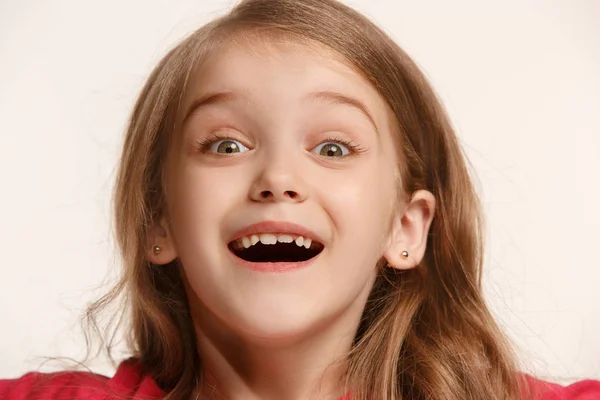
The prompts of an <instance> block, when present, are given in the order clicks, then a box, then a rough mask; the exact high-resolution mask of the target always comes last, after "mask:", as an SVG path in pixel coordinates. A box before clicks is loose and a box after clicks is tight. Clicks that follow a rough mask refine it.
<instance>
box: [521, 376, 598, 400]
mask: <svg viewBox="0 0 600 400" xmlns="http://www.w3.org/2000/svg"><path fill="white" fill-rule="evenodd" d="M526 380H527V383H528V384H529V387H530V389H531V391H532V394H533V396H532V399H534V400H599V399H600V381H597V380H591V379H586V380H582V381H579V382H575V383H572V384H570V385H567V386H562V385H559V384H557V383H552V382H546V381H543V380H540V379H537V378H534V377H533V376H531V375H526Z"/></svg>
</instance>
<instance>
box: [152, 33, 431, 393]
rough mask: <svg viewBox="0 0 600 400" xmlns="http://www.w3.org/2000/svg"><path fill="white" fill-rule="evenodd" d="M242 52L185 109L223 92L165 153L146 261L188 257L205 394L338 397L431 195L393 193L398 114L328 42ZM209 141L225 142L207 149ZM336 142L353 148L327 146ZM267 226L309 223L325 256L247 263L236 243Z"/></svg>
mask: <svg viewBox="0 0 600 400" xmlns="http://www.w3.org/2000/svg"><path fill="white" fill-rule="evenodd" d="M249 48H250V46H248V45H246V46H241V45H239V43H238V44H235V43H234V42H230V43H229V44H227V45H226V46H225V47H224V48H222V49H220V51H219V52H217V53H218V54H216V55H215V56H213V57H211V58H210V59H209V60H208V61H207V62H206V63H204V64H203V65H202V67H201V69H199V70H198V71H196V74H195V75H194V77H193V79H192V80H191V82H190V86H189V89H188V91H187V93H186V95H185V97H184V101H183V107H182V108H183V110H185V111H186V112H187V111H188V110H189V108H190V107H191V106H192V104H193V103H194V101H195V100H196V99H199V98H202V97H203V96H205V95H206V94H207V93H229V95H226V96H222V97H219V98H218V99H217V100H215V101H212V102H209V104H205V105H203V106H201V107H199V108H196V109H195V110H193V112H191V114H190V115H189V116H188V117H187V119H185V122H184V123H183V126H182V129H181V131H180V132H179V133H178V136H177V138H176V140H175V144H174V146H173V148H172V151H171V154H170V155H169V160H168V167H167V175H166V176H167V185H168V188H169V189H168V193H166V196H167V204H168V215H169V217H170V222H169V224H167V220H166V219H163V220H162V222H161V224H160V225H157V226H155V227H154V228H153V230H152V235H151V241H150V243H148V253H147V257H148V259H149V260H150V261H151V262H153V263H156V264H166V263H169V262H171V261H173V260H174V259H175V258H176V257H179V258H180V260H181V262H182V265H183V269H184V273H185V274H184V275H185V282H186V285H187V290H188V296H189V299H190V308H191V310H192V318H193V321H194V325H195V329H196V334H197V337H198V348H199V352H200V354H199V356H200V358H201V360H202V362H203V369H204V372H203V373H204V374H205V378H206V379H207V382H208V384H207V385H205V387H204V389H203V393H202V396H203V398H204V397H206V398H227V399H234V400H236V399H244V400H249V399H261V400H265V399H292V400H293V399H302V400H306V399H337V398H338V397H339V396H341V395H342V394H343V393H341V392H340V388H339V387H337V380H338V379H339V377H340V374H341V373H342V372H343V370H344V362H343V355H344V354H345V352H347V351H348V349H349V348H350V346H351V342H352V339H353V337H354V335H355V333H356V330H357V328H358V324H359V321H360V317H361V314H362V311H363V309H364V307H365V302H366V300H367V298H368V295H369V293H370V290H371V288H372V285H373V282H374V279H375V277H376V268H375V265H376V262H377V261H378V260H379V259H380V258H381V257H385V259H386V260H387V261H388V263H389V264H390V266H389V267H387V268H390V267H392V268H398V269H409V268H414V267H415V266H416V265H417V264H418V263H419V262H420V260H421V259H422V257H423V255H424V252H425V248H426V239H427V232H428V230H429V227H430V225H431V222H432V219H433V216H434V213H435V199H434V197H433V195H432V194H431V193H429V192H427V191H418V192H415V193H414V195H413V196H412V198H411V199H410V201H408V202H400V203H399V202H398V200H397V199H396V197H397V196H396V192H397V191H396V187H397V186H396V185H397V184H398V182H397V178H396V176H397V172H396V169H397V165H398V162H399V158H398V155H397V154H395V150H394V149H395V147H394V145H393V140H392V135H393V134H394V133H393V132H394V126H393V124H392V123H391V122H390V121H393V118H391V112H390V110H389V107H388V106H387V105H386V103H385V101H384V100H383V98H382V97H381V96H380V95H379V94H378V93H377V91H376V90H375V89H374V88H373V87H372V86H371V85H370V84H369V83H368V81H367V80H366V79H365V78H363V77H362V76H361V75H360V74H359V73H358V72H356V71H355V69H353V68H351V67H350V66H348V65H347V64H346V63H344V62H343V61H342V60H340V59H339V57H333V56H332V54H331V52H328V51H326V50H325V49H319V48H317V49H315V48H308V47H305V46H301V45H297V44H292V43H281V42H270V43H267V44H264V45H262V46H258V47H256V46H255V47H253V48H252V50H249ZM323 91H329V92H335V93H340V94H343V95H344V96H347V97H351V98H353V99H358V100H359V101H360V102H361V103H363V105H364V107H365V111H366V112H367V113H368V114H370V118H369V117H367V115H365V113H364V112H362V111H361V110H359V109H358V108H357V107H354V106H351V105H348V104H343V103H341V102H335V101H331V100H327V99H323V98H321V99H317V98H315V97H314V96H310V93H314V92H323ZM243 95H245V96H246V97H245V98H243ZM214 134H219V135H226V136H227V137H228V138H229V139H226V140H225V141H217V142H215V143H213V144H212V146H211V147H209V148H208V149H205V150H204V151H201V150H200V149H198V146H197V143H198V142H199V141H202V140H206V139H210V138H211V137H212V135H214ZM331 138H333V139H342V140H345V141H349V142H351V144H352V145H356V146H358V147H360V152H354V151H353V150H352V149H351V148H349V146H346V145H344V144H340V145H338V146H339V147H335V144H334V146H333V147H325V148H324V145H325V146H326V145H327V144H328V143H329V144H331V140H329V139H331ZM230 141H232V142H230ZM219 145H221V150H219ZM223 146H224V147H225V148H226V147H230V146H237V149H239V150H241V151H239V152H233V153H231V154H227V153H224V151H223V148H224V147H223ZM327 149H331V150H333V154H334V155H333V156H330V155H328V154H327ZM219 151H221V152H219ZM265 220H274V221H290V222H294V223H296V224H300V225H303V226H304V227H306V228H308V229H310V230H312V231H313V232H315V233H316V234H317V235H319V237H320V238H321V239H322V243H323V245H324V246H325V248H324V250H323V251H322V253H321V254H320V255H319V256H318V258H317V259H316V260H315V261H314V262H313V264H312V265H311V266H310V267H308V268H304V269H299V270H296V271H293V272H287V273H263V272H256V271H251V270H248V269H245V268H241V267H240V266H239V265H237V264H236V263H235V262H234V261H233V259H232V255H231V253H230V251H229V249H228V248H227V244H228V242H229V241H230V240H231V239H232V235H233V234H234V233H235V232H236V231H238V230H240V229H241V228H243V227H245V226H247V225H250V224H253V223H257V222H261V221H265ZM390 221H392V224H391V229H390ZM155 245H158V246H160V247H161V249H162V250H161V252H160V253H159V254H158V255H156V254H154V253H153V251H152V248H153V246H155ZM404 250H406V251H408V253H409V257H408V258H406V259H405V258H403V257H401V255H400V254H401V253H402V251H404ZM220 396H221V397H220Z"/></svg>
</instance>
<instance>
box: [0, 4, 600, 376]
mask: <svg viewBox="0 0 600 400" xmlns="http://www.w3.org/2000/svg"><path fill="white" fill-rule="evenodd" d="M348 3H349V4H350V5H353V6H355V7H356V8H358V9H359V10H360V11H362V12H364V13H366V14H367V15H368V16H369V17H371V18H372V19H374V20H375V21H376V22H377V23H378V24H380V25H381V26H382V27H383V28H384V29H385V30H386V31H387V32H389V33H390V34H391V35H392V36H393V37H394V38H395V39H396V40H397V41H398V43H399V44H400V45H401V46H402V47H404V49H405V50H407V51H408V53H409V54H410V55H412V56H413V58H414V59H415V60H416V62H417V63H418V64H419V65H420V66H421V67H422V68H423V69H424V71H425V72H426V74H427V76H428V77H429V78H430V79H431V81H432V83H433V85H434V87H435V88H436V90H437V91H438V92H439V94H440V96H441V97H442V99H443V101H444V102H445V104H446V106H447V108H448V111H449V113H450V115H451V117H452V120H453V122H454V124H455V126H456V128H457V131H458V134H459V136H460V138H461V141H462V144H463V146H464V147H465V150H466V152H467V154H468V157H469V159H470V160H471V162H472V163H473V165H474V168H475V172H476V174H477V181H476V185H477V186H478V187H479V188H480V191H481V194H482V197H483V199H484V203H485V212H486V215H487V217H488V227H487V234H488V247H487V253H486V255H487V258H486V265H485V268H486V269H485V289H486V297H487V299H488V300H489V302H490V306H491V308H492V309H493V312H494V314H495V315H497V317H498V319H499V321H500V322H501V323H502V325H503V326H504V327H505V329H506V330H507V332H508V334H509V335H510V337H511V338H512V339H513V341H514V343H515V345H516V346H517V349H518V351H519V353H520V354H521V356H522V359H523V361H524V362H525V363H526V365H527V366H528V368H529V370H530V371H533V372H535V373H538V374H539V375H540V376H545V377H548V378H552V379H553V380H555V381H564V382H568V381H572V380H573V379H578V378H582V377H594V378H597V379H598V378H600V339H599V338H600V261H599V258H600V252H599V249H600V208H599V206H598V205H599V204H600V178H599V175H600V22H599V21H600V2H599V1H594V0H588V1H584V0H580V1H567V0H564V1H553V2H549V1H542V0H539V1H536V0H527V1H524V0H510V1H506V0H505V1H502V2H494V3H493V4H492V2H481V1H475V0H472V1H466V0H455V1H452V2H448V1H444V0H437V1H434V0H429V1H419V2H416V1H410V2H409V1H397V0H387V1H384V0H379V1H374V0H362V1H358V0H356V1H352V2H348ZM231 5H232V2H230V1H207V0H195V1H192V0H178V1H172V0H168V1H167V0H153V1H144V0H135V1H133V0H132V1H117V0H105V1H102V2H98V1H78V0H54V1H41V0H40V1H34V0H27V1H24V0H19V1H17V0H8V1H7V0H3V1H2V2H1V3H0V135H1V136H0V138H1V142H0V143H1V145H0V191H1V192H0V193H1V196H0V263H1V264H0V265H1V268H2V269H1V272H2V274H1V275H0V327H1V328H0V376H2V377H13V376H17V375H20V374H22V373H24V372H25V371H27V370H30V369H35V368H38V366H39V364H40V362H41V361H43V358H41V357H47V356H50V357H52V356H70V357H76V358H77V357H81V355H82V354H83V349H84V341H83V338H82V336H81V332H80V331H79V330H78V328H77V321H78V317H79V314H80V313H81V312H82V311H83V309H84V307H85V304H86V303H87V302H88V301H90V300H91V299H93V298H95V297H96V296H97V295H99V294H100V293H101V292H102V291H104V290H105V289H106V286H104V287H102V286H101V287H100V289H99V290H97V287H98V286H99V285H102V284H103V282H104V284H106V282H107V281H106V279H107V276H108V275H109V271H112V270H114V269H115V268H118V261H117V260H116V257H115V255H114V254H115V252H114V244H113V241H112V236H111V233H110V229H111V221H110V218H111V214H110V212H111V210H110V203H109V199H110V196H111V190H112V185H113V178H114V168H115V165H116V160H117V157H118V152H119V146H120V141H121V138H122V135H123V130H124V127H125V123H126V120H127V117H128V114H129V112H130V110H131V108H132V105H133V102H134V98H135V96H136V95H137V93H138V91H139V90H140V88H141V86H142V84H143V82H144V80H145V78H146V77H147V75H148V73H149V71H150V69H151V68H152V67H153V66H154V65H155V64H156V63H157V62H158V60H159V59H160V57H162V55H164V54H165V52H166V51H167V50H168V49H169V48H170V47H171V46H172V45H174V44H175V43H176V42H177V41H178V40H180V39H181V38H183V36H184V35H185V34H187V33H190V32H191V31H193V30H194V29H196V28H197V27H199V26H200V25H201V24H203V23H204V22H206V21H208V20H210V19H212V18H213V17H215V16H217V15H219V14H221V13H223V12H225V11H226V10H227V9H228V8H229V7H230V6H231ZM93 367H94V368H95V369H96V370H97V371H100V372H103V373H108V374H110V373H112V367H111V366H109V365H108V364H107V363H106V362H104V361H102V360H99V361H97V362H96V363H94V364H93Z"/></svg>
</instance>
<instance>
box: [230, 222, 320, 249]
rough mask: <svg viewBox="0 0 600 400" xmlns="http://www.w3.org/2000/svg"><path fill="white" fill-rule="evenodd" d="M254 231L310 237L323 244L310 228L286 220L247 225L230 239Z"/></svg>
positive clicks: (232, 239) (247, 234) (248, 234)
mask: <svg viewBox="0 0 600 400" xmlns="http://www.w3.org/2000/svg"><path fill="white" fill-rule="evenodd" d="M254 233H287V234H293V235H297V236H303V237H305V238H311V239H312V240H314V241H317V242H319V243H321V244H323V240H322V239H321V238H320V237H319V236H318V235H317V234H316V233H314V232H313V231H311V230H310V229H308V228H305V227H303V226H302V225H298V224H295V223H293V222H288V221H262V222H259V223H256V224H252V225H249V226H247V227H245V228H242V229H240V230H239V231H237V232H236V233H235V234H234V235H233V237H232V238H231V241H234V240H237V239H240V238H242V237H244V236H250V235H252V234H254Z"/></svg>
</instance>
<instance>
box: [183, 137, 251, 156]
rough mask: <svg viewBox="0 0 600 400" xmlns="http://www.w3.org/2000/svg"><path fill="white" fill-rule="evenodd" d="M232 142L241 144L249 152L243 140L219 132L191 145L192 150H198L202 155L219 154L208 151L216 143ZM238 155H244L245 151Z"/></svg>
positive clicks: (248, 147)
mask: <svg viewBox="0 0 600 400" xmlns="http://www.w3.org/2000/svg"><path fill="white" fill-rule="evenodd" d="M227 140H229V141H232V142H238V143H239V144H241V145H242V146H244V147H245V148H246V151H248V150H250V146H248V145H246V144H245V143H244V140H241V139H239V138H237V137H235V136H232V135H230V134H228V133H219V132H214V133H212V134H211V135H210V136H208V137H206V138H204V139H197V140H196V141H195V142H194V144H193V145H192V146H193V147H194V150H200V151H201V152H202V153H205V154H220V153H217V152H216V151H212V150H210V148H211V147H212V146H213V145H214V144H215V143H218V142H223V141H227ZM239 153H245V151H241V152H239Z"/></svg>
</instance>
